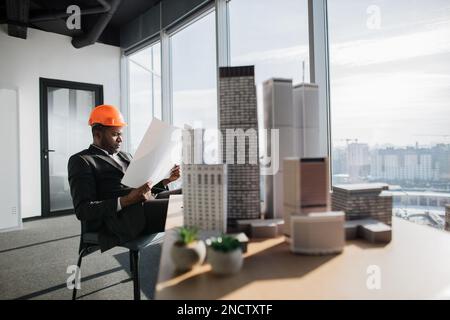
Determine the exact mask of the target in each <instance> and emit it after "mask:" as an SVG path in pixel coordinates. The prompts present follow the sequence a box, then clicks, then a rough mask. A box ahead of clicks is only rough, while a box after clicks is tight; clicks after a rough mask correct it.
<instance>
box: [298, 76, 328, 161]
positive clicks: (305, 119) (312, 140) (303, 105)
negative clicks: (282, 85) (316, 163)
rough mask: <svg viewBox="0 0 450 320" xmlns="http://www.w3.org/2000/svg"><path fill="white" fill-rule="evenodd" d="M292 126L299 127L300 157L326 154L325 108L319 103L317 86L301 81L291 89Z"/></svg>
mask: <svg viewBox="0 0 450 320" xmlns="http://www.w3.org/2000/svg"><path fill="white" fill-rule="evenodd" d="M293 104H294V112H295V113H296V115H295V116H294V119H295V120H294V126H295V127H296V128H300V132H301V134H300V143H299V147H300V152H299V156H300V157H301V158H320V157H326V156H327V155H328V151H327V149H328V147H327V132H328V130H327V119H328V117H327V110H326V108H321V107H320V105H319V86H318V85H316V84H311V83H301V84H299V85H296V86H295V87H294V89H293Z"/></svg>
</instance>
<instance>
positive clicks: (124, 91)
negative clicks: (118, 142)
mask: <svg viewBox="0 0 450 320" xmlns="http://www.w3.org/2000/svg"><path fill="white" fill-rule="evenodd" d="M128 59H129V57H128V56H126V55H124V54H122V56H121V57H120V93H121V95H120V109H121V111H122V113H124V117H125V119H126V121H127V122H128V124H130V122H131V121H130V114H131V111H130V100H129V97H130V68H128ZM125 133H126V138H125V140H124V144H125V145H124V149H125V150H127V151H128V152H130V151H131V150H130V146H131V133H130V125H128V126H126V127H125Z"/></svg>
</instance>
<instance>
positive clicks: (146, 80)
mask: <svg viewBox="0 0 450 320" xmlns="http://www.w3.org/2000/svg"><path fill="white" fill-rule="evenodd" d="M128 70H129V95H128V96H129V134H130V139H129V141H130V148H129V149H130V152H131V153H132V154H134V152H135V151H136V149H137V147H138V146H139V143H140V142H141V139H142V137H143V136H144V134H145V131H146V130H147V128H148V125H149V124H150V121H151V119H152V118H153V117H155V118H159V119H161V112H162V111H161V45H160V43H159V42H158V43H155V44H153V45H152V46H150V47H147V48H145V49H143V50H141V51H139V52H136V53H134V54H132V55H130V56H128Z"/></svg>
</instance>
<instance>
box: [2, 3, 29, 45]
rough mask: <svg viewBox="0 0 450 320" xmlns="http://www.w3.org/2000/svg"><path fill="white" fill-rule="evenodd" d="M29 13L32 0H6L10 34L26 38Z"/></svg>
mask: <svg viewBox="0 0 450 320" xmlns="http://www.w3.org/2000/svg"><path fill="white" fill-rule="evenodd" d="M29 15H30V0H6V18H7V21H8V35H10V36H12V37H17V38H21V39H26V38H27V30H28V27H27V26H28V21H29Z"/></svg>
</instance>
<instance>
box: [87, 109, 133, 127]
mask: <svg viewBox="0 0 450 320" xmlns="http://www.w3.org/2000/svg"><path fill="white" fill-rule="evenodd" d="M95 124H101V125H103V126H107V127H123V126H126V125H127V124H126V123H125V121H124V120H123V116H122V114H121V113H120V111H119V110H118V109H117V108H116V107H114V106H111V105H107V104H102V105H100V106H97V107H95V108H94V109H92V111H91V115H90V117H89V125H90V126H93V125H95Z"/></svg>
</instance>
